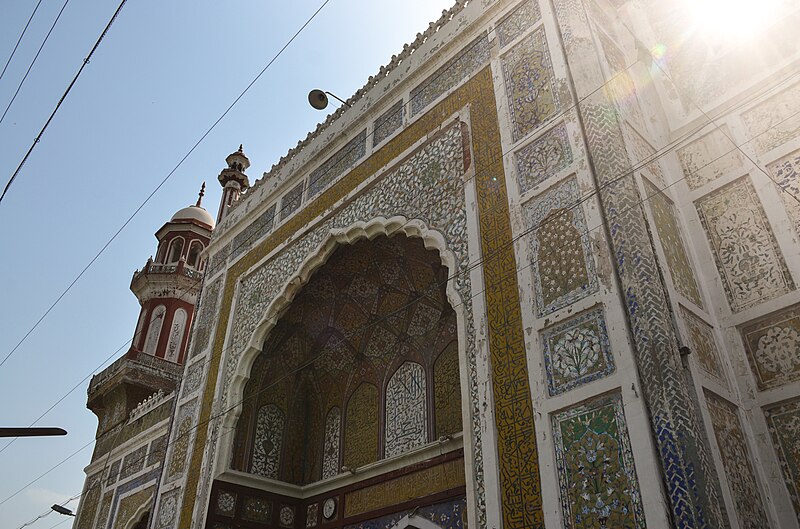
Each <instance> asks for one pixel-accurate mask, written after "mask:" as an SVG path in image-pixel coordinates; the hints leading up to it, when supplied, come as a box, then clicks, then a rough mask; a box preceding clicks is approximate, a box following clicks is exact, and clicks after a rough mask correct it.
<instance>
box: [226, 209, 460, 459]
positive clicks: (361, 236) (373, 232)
mask: <svg viewBox="0 0 800 529" xmlns="http://www.w3.org/2000/svg"><path fill="white" fill-rule="evenodd" d="M381 235H383V236H386V237H393V236H396V235H403V236H405V237H406V238H409V239H421V241H422V243H423V244H422V245H423V247H424V248H425V249H427V250H436V251H437V252H438V256H439V259H440V261H441V264H442V265H443V266H444V267H446V269H447V270H449V274H448V276H449V277H448V279H447V282H446V284H445V287H444V291H445V295H446V300H447V302H448V303H449V305H450V307H451V308H452V309H453V311H454V313H455V320H456V334H457V335H458V336H459V338H458V340H457V342H458V354H459V357H460V358H466V349H465V344H466V340H465V339H463V336H464V333H465V313H464V307H463V304H462V302H461V297H460V295H459V293H458V291H457V289H456V280H455V277H454V275H453V272H454V271H455V270H457V262H456V258H455V254H454V253H453V252H452V251H451V250H450V249H449V248H448V245H447V243H446V241H445V238H444V236H443V235H442V234H441V233H440V232H438V231H436V230H431V229H429V228H428V227H427V226H426V225H425V224H424V223H423V222H422V221H420V220H416V219H414V220H408V219H407V218H406V217H402V216H396V217H392V218H388V219H387V218H385V217H377V218H374V219H372V220H370V221H369V222H364V221H358V222H355V223H353V224H352V225H350V226H348V227H346V228H342V229H334V230H331V231H330V232H329V235H328V237H327V238H326V239H325V240H324V241H323V242H322V243H321V244H320V245H319V246H318V247H317V250H316V251H315V252H313V253H310V254H309V255H308V256H307V258H306V259H305V261H304V262H303V263H302V264H301V265H300V266H299V267H298V269H297V271H296V273H295V274H294V275H293V276H291V277H290V279H289V280H287V282H286V283H285V284H284V286H283V288H282V290H281V292H280V293H279V294H278V295H276V296H275V298H274V299H273V300H272V301H271V303H270V304H269V306H268V307H267V309H266V310H265V311H264V316H263V317H262V319H261V321H260V322H259V323H258V324H257V325H256V327H255V329H254V331H253V332H252V334H251V335H250V338H249V340H248V342H247V345H245V347H244V349H243V351H242V353H241V355H240V356H239V359H238V361H237V364H236V366H235V368H234V374H233V376H232V378H231V389H230V392H229V399H230V401H231V402H241V401H242V397H243V395H244V392H245V386H246V385H247V382H248V380H249V379H250V371H251V368H252V367H253V364H254V363H255V361H256V359H257V358H258V357H259V355H260V353H261V352H262V348H263V347H264V344H265V340H266V338H267V336H268V335H269V334H270V333H271V332H272V330H273V328H275V326H276V325H277V324H278V322H279V321H280V319H281V317H282V316H283V314H284V313H285V312H286V311H287V310H288V309H289V307H290V306H291V303H292V301H293V300H294V298H295V297H296V296H297V294H298V293H299V292H300V291H301V289H302V288H303V287H304V286H305V285H306V284H307V283H308V282H309V281H310V279H311V277H312V276H313V274H314V273H315V272H316V271H317V270H318V269H319V268H320V267H322V266H323V265H324V264H325V263H326V262H327V260H328V259H329V258H330V257H331V255H332V254H333V253H334V252H335V251H336V249H337V248H339V247H341V246H350V245H354V244H355V243H357V242H358V241H361V240H373V239H375V238H377V237H379V236H381ZM465 363H466V362H464V364H465ZM378 394H380V392H378ZM465 398H466V397H465ZM243 409H244V406H241V405H240V406H238V407H237V408H235V409H234V410H233V412H232V413H229V414H226V415H225V416H224V418H223V425H222V427H223V428H224V429H236V427H237V422H238V419H239V416H240V414H241V413H242V411H243ZM376 413H378V416H379V417H382V416H383V412H382V411H380V410H376ZM462 413H463V410H462ZM346 415H347V407H346V406H345V409H344V410H343V411H342V434H341V435H342V440H341V443H342V444H341V446H342V448H341V450H342V455H341V456H340V457H341V462H342V464H344V465H347V462H346V459H345V455H344V452H345V451H346V446H345V445H346V433H345V429H346V422H347V417H346ZM229 437H232V436H229ZM233 448H234V442H233V440H232V439H230V438H224V439H223V440H221V441H220V450H221V451H222V454H225V455H223V456H222V457H220V458H218V460H217V461H218V463H217V464H218V469H219V471H220V472H223V471H225V469H226V468H227V463H226V462H227V461H230V460H231V458H232V457H233V455H234V454H233ZM376 457H377V455H376Z"/></svg>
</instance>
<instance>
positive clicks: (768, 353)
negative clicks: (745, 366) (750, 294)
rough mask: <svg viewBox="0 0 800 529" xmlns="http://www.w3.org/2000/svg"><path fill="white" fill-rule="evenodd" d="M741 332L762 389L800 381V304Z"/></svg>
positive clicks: (752, 324)
mask: <svg viewBox="0 0 800 529" xmlns="http://www.w3.org/2000/svg"><path fill="white" fill-rule="evenodd" d="M741 333H742V339H743V340H744V347H745V350H746V351H747V359H748V361H749V363H750V368H751V369H752V371H753V376H755V379H756V385H757V386H758V389H760V390H762V391H763V390H767V389H773V388H777V387H780V386H783V385H785V384H788V383H790V382H794V381H796V380H800V354H798V351H800V305H794V306H791V307H788V308H785V309H782V310H780V311H778V312H775V313H773V314H770V315H768V316H765V317H763V318H759V319H758V320H756V321H755V322H752V323H748V324H747V325H745V326H743V327H742V329H741Z"/></svg>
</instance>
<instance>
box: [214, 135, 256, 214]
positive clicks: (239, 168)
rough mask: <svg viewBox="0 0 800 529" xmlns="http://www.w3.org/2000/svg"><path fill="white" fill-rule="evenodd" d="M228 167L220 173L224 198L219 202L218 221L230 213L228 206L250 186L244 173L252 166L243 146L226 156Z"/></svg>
mask: <svg viewBox="0 0 800 529" xmlns="http://www.w3.org/2000/svg"><path fill="white" fill-rule="evenodd" d="M225 162H226V163H227V164H228V167H226V168H225V169H223V170H222V172H220V173H219V183H220V185H221V186H222V198H221V199H220V202H219V213H217V223H220V222H222V219H224V218H225V215H227V214H228V208H229V207H230V206H231V204H233V203H234V202H236V200H237V199H238V198H239V195H240V194H241V193H242V191H245V190H247V189H248V188H249V187H250V181H249V180H248V179H247V175H246V174H244V172H245V171H247V168H248V167H250V160H249V159H248V158H247V156H245V155H244V151H243V150H242V146H241V145H239V150H238V151H236V152H234V153H231V154H229V155H228V157H227V158H225Z"/></svg>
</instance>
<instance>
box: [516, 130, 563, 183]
mask: <svg viewBox="0 0 800 529" xmlns="http://www.w3.org/2000/svg"><path fill="white" fill-rule="evenodd" d="M514 161H515V162H516V166H517V179H518V181H519V188H520V193H525V192H526V191H530V190H531V189H533V188H534V187H536V186H537V185H539V184H540V183H542V182H544V181H545V180H547V179H548V178H549V177H551V176H553V175H554V174H556V173H557V172H559V171H560V170H561V169H563V168H564V167H567V166H568V165H569V164H571V163H572V148H571V147H570V146H569V139H568V138H567V127H566V125H565V124H564V122H563V121H562V122H561V123H559V124H558V125H556V126H555V127H553V128H552V129H550V130H548V131H547V132H545V133H544V134H543V135H542V136H541V137H539V138H537V139H535V140H534V141H532V142H531V143H529V144H528V145H526V146H524V147H523V148H521V149H520V150H518V151H517V152H516V153H515V154H514Z"/></svg>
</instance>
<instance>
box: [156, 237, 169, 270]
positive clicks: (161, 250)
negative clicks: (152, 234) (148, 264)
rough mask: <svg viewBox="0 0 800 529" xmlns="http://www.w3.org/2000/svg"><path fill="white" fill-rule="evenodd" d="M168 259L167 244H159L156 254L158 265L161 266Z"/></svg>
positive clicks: (164, 242)
mask: <svg viewBox="0 0 800 529" xmlns="http://www.w3.org/2000/svg"><path fill="white" fill-rule="evenodd" d="M166 259H167V243H166V241H161V242H160V243H158V251H157V252H156V263H158V264H161V263H163V262H164V261H165V260H166Z"/></svg>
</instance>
